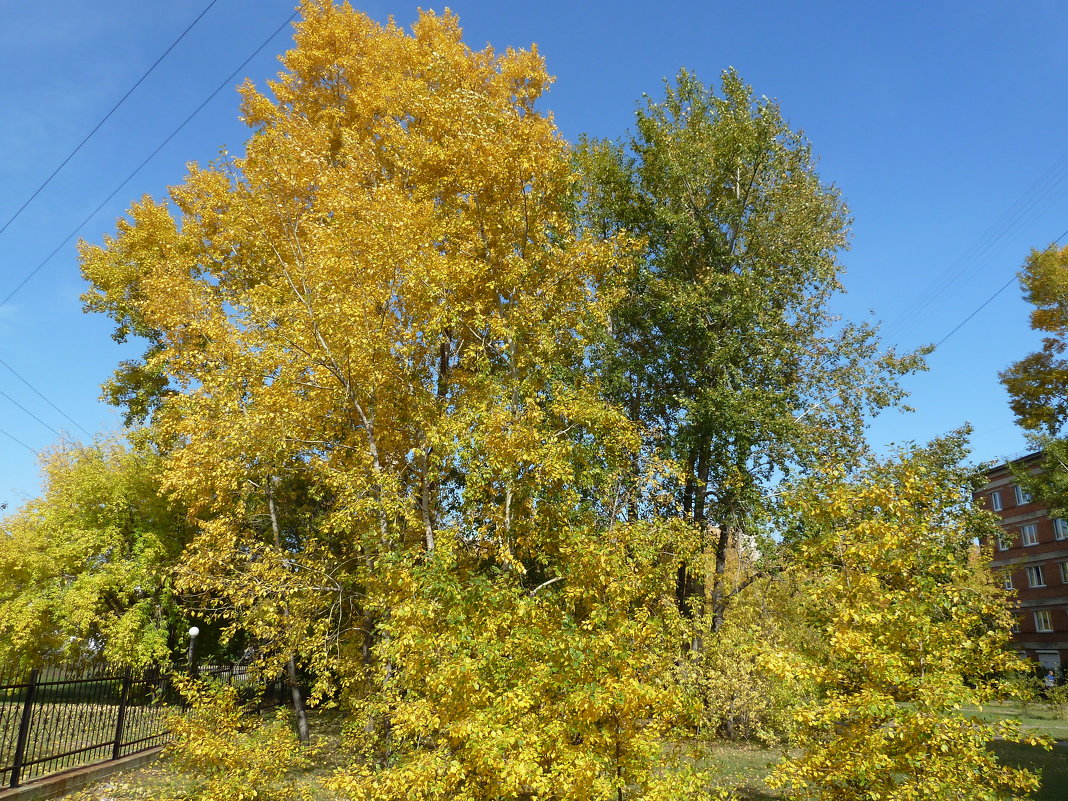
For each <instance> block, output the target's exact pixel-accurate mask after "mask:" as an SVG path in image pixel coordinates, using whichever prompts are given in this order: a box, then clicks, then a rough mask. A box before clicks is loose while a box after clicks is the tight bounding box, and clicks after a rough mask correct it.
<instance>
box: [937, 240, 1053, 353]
mask: <svg viewBox="0 0 1068 801" xmlns="http://www.w3.org/2000/svg"><path fill="white" fill-rule="evenodd" d="M1066 236H1068V230H1066V231H1065V232H1064V233H1063V234H1061V235H1060V236H1059V237H1057V238H1056V239H1055V240H1054V241H1053V244H1052V245H1050V247H1053V246H1054V245H1058V244H1060V241H1061V240H1062V239H1064V237H1066ZM1021 276H1023V270H1017V271H1016V272H1015V273H1013V274H1012V276H1011V277H1010V278H1009V280H1008V281H1006V282H1005V283H1004V284H1002V285H1001V286H1000V287H999V288H998V290H997V291H996V292H995V293H994V294H993V295H991V296H990V297H989V298H987V299H986V300H984V301H983V302H982V303H981V304H979V306H978V307H976V308H975V309H974V310H973V311H972V313H971V314H969V315H968V316H967V317H965V318H964V319H963V320H961V321H960V322H959V323H957V324H956V325H955V326H953V329H952V330H951V331H950V332H949V333H948V334H946V335H945V336H944V337H942V338H941V339H940V340H938V342H936V343H935V346H934V348H933V350H938V348H939V346H940V345H941V344H942V343H943V342H945V341H946V340H947V339H949V338H950V337H951V336H953V335H954V334H955V333H957V331H959V330H960V329H961V328H962V327H963V326H964V324H965V323H967V322H968V321H969V320H971V319H972V318H973V317H975V315H977V314H978V313H979V312H981V311H982V310H983V309H985V308H986V307H987V306H988V305H989V304H990V302H991V301H993V300H994V298H996V297H997V296H998V295H1000V294H1001V293H1002V292H1004V291H1005V290H1006V289H1008V288H1009V285H1010V284H1012V283H1013V282H1014V281H1017V280H1019V279H1020V277H1021Z"/></svg>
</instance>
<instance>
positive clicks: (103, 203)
mask: <svg viewBox="0 0 1068 801" xmlns="http://www.w3.org/2000/svg"><path fill="white" fill-rule="evenodd" d="M299 13H300V12H299V10H298V11H294V12H293V13H292V14H290V16H289V17H288V18H287V19H286V21H285V22H283V23H282V24H281V25H279V26H278V27H277V28H275V29H274V31H273V32H272V33H271V35H270V36H268V37H267V38H266V39H265V40H264V41H263V43H262V44H261V45H260V46H259V47H257V48H256V49H255V50H254V51H253V52H252V54H251V55H249V57H248V58H246V59H245V60H244V61H242V62H241V64H239V65H238V66H237V68H236V69H235V70H234V71H233V72H231V73H230V74H229V75H228V76H227V77H226V79H225V80H224V81H223V82H222V83H220V84H219V86H218V87H216V89H215V91H214V92H212V93H211V94H210V95H208V97H207V98H206V99H205V100H204V101H203V102H202V103H201V104H200V105H199V106H197V107H196V108H195V109H194V110H193V112H192V113H191V114H190V115H189V116H188V117H186V118H185V119H184V120H183V121H182V123H181V124H180V125H179V126H178V127H177V128H175V129H174V130H173V131H172V132H171V133H170V135H169V136H168V137H167V138H166V139H164V140H163V141H162V142H160V144H159V145H158V146H157V147H156V149H155V150H153V151H152V152H151V153H149V154H148V156H147V157H145V159H144V161H142V162H141V163H140V164H138V165H137V167H136V168H134V170H133V171H132V172H131V173H130V174H129V175H127V176H126V177H125V178H124V179H123V181H122V183H120V184H119V185H118V186H116V187H115V189H114V190H113V191H112V192H111V194H110V195H108V196H107V197H106V198H104V199H103V200H102V201H101V202H100V204H99V205H98V206H97V207H96V208H95V209H93V210H92V211H91V212H90V213H89V214H88V216H86V217H85V219H83V220H82V221H81V222H80V223H78V225H77V226H76V227H75V228H74V230H72V231H71V232H70V233H69V234H67V236H66V238H65V239H64V240H63V241H62V242H60V243H59V244H58V245H56V247H55V248H54V249H53V250H52V252H51V253H49V254H48V255H47V256H46V257H45V258H44V259H43V260H42V261H41V263H40V264H38V265H37V266H36V267H34V268H33V269H32V270H30V272H29V273H28V274H27V275H26V277H25V278H23V279H22V280H21V281H20V282H19V283H18V285H17V286H16V287H15V288H14V289H12V290H11V291H10V292H9V293H8V294H7V297H5V298H4V299H3V300H2V301H0V306H3V305H4V304H6V303H7V302H8V301H9V300H11V298H13V297H14V296H15V295H16V294H17V293H18V291H19V290H20V289H22V288H23V287H24V286H25V285H26V284H27V283H28V282H29V281H30V279H31V278H33V277H34V276H35V275H37V273H39V272H40V271H41V269H42V268H43V267H44V266H45V265H46V264H48V262H50V261H51V260H52V258H53V257H54V256H55V255H56V254H57V253H59V251H60V250H62V249H63V247H64V246H66V245H67V243H68V242H70V241H71V240H72V239H73V238H74V237H76V236H77V235H78V232H79V231H81V230H82V228H83V227H84V226H85V225H86V224H87V223H88V222H89V221H90V220H91V219H93V217H95V216H96V215H97V214H98V213H99V212H100V210H101V209H102V208H104V206H106V205H107V204H108V202H109V201H110V200H111V199H112V198H113V197H115V195H117V194H118V193H119V192H120V191H121V190H122V188H123V187H124V186H126V184H128V183H129V182H130V181H131V180H133V177H134V176H135V175H137V173H139V172H141V170H142V169H144V167H145V165H146V164H148V162H150V161H151V160H152V159H153V158H155V156H156V154H157V153H159V152H160V151H161V150H163V148H164V147H166V146H167V144H168V143H169V142H170V141H171V140H172V139H174V137H176V136H177V135H178V134H179V133H180V132H181V131H182V129H183V128H185V126H186V125H188V124H189V123H190V122H191V121H192V119H193V118H194V117H195V116H196V115H197V114H199V113H200V112H201V110H203V108H204V107H205V106H206V105H208V103H210V102H211V101H212V100H214V99H215V96H216V95H218V94H219V92H221V91H222V90H223V89H225V88H226V87H227V86H228V85H229V84H230V81H232V80H233V79H234V77H235V76H236V75H237V74H238V73H239V72H241V70H243V69H244V68H245V66H246V65H247V64H248V63H249V62H250V61H252V59H253V58H255V57H256V56H257V55H259V52H260V51H261V50H263V48H265V47H266V46H267V45H268V44H270V43H271V40H272V39H274V37H275V36H277V35H278V34H279V33H280V32H281V31H282V29H284V28H285V27H286V26H287V25H288V24H289V23H290V22H292V21H293V19H294V18H295V17H296V16H297V14H299Z"/></svg>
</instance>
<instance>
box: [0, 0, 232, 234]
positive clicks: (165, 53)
mask: <svg viewBox="0 0 1068 801" xmlns="http://www.w3.org/2000/svg"><path fill="white" fill-rule="evenodd" d="M217 2H218V0H211V2H210V3H208V5H207V7H206V8H205V9H204V10H203V11H201V12H200V15H199V16H198V17H197V18H196V19H195V20H193V21H192V22H190V23H189V27H187V28H186V29H185V30H184V31H182V33H181V35H180V36H179V37H178V38H177V39H175V40H174V41H173V42H171V46H170V47H168V48H167V49H166V50H164V51H163V54H162V55H161V56H160V57H159V58H157V59H156V60H155V61H154V62H152V66H151V67H149V68H148V70H146V71H145V73H144V75H142V76H141V77H140V78H138V79H137V82H136V83H135V84H134V85H133V86H131V87H130V88H129V89H128V90H127V92H126V94H124V95H123V96H122V97H121V98H120V99H119V102H118V103H116V104H115V105H114V106H112V107H111V111H109V112H108V113H107V114H105V115H104V117H103V119H101V120H100V122H98V123H97V124H96V127H94V128H93V130H91V131H90V132H89V133H87V134H86V135H85V138H84V139H82V141H80V142H79V143H78V146H77V147H75V148H74V150H72V151H71V152H70V153H68V154H67V157H66V158H65V159H63V161H62V162H60V164H59V166H58V167H56V168H55V169H54V170H52V174H51V175H49V176H48V177H47V178H45V179H44V182H43V183H42V184H41V185H40V186H38V187H37V188H36V189H35V190H34V191H33V194H32V195H30V196H29V197H28V198H26V202H25V203H23V204H22V205H21V206H19V208H18V211H16V212H15V213H14V214H12V215H11V217H10V218H9V219H8V221H7V222H5V223H4V224H3V225H2V226H0V234H2V233H4V231H6V230H7V227H8V226H9V225H11V223H13V222H14V221H15V219H16V218H17V217H18V216H19V215H20V214H22V212H23V211H25V210H26V207H27V206H29V205H30V204H31V203H32V202H33V200H34V198H35V197H37V196H38V195H39V194H41V190H43V189H44V188H45V187H46V186H48V185H49V184H50V183H52V179H53V178H55V177H56V176H57V175H58V174H59V171H60V170H62V169H63V168H64V167H66V166H67V162H69V161H70V160H71V159H72V158H74V156H75V155H76V154H77V153H78V151H79V150H81V149H82V147H83V146H84V145H85V143H86V142H88V141H89V140H90V139H92V138H93V134H95V133H96V132H97V131H99V130H100V126H101V125H103V124H104V123H105V122H107V121H108V120H109V119H110V118H111V115H112V114H114V113H115V112H116V111H118V109H119V106H121V105H122V104H123V103H125V102H126V99H127V98H128V97H129V96H130V95H132V94H133V92H134V90H135V89H136V88H137V87H138V86H140V85H141V84H142V83H143V82H144V80H145V78H147V77H148V76H149V75H150V74H151V73H152V71H153V70H155V69H156V67H158V66H159V64H160V62H161V61H163V59H165V58H166V57H167V56H168V54H169V53H170V52H171V51H172V50H174V48H175V47H176V46H177V45H178V43H179V42H180V41H182V39H184V38H185V35H186V34H187V33H189V31H191V30H192V29H193V26H194V25H196V24H197V23H198V22H200V20H201V17H203V16H204V15H205V14H207V13H208V12H209V11H210V10H211V7H212V6H213V5H215V4H216V3H217Z"/></svg>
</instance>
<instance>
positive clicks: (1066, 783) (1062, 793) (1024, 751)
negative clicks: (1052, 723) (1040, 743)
mask: <svg viewBox="0 0 1068 801" xmlns="http://www.w3.org/2000/svg"><path fill="white" fill-rule="evenodd" d="M993 748H994V751H995V752H997V755H998V757H1000V758H1001V760H1002V761H1003V762H1004V763H1005V764H1007V765H1013V766H1014V767H1018V768H1027V769H1028V770H1033V771H1035V772H1036V773H1038V774H1040V775H1041V777H1042V789H1040V790H1039V791H1038V792H1037V793H1035V794H1034V795H1033V796H1031V797H1032V798H1033V799H1035V801H1064V800H1065V799H1066V798H1068V743H1057V744H1056V745H1054V747H1053V750H1052V751H1046V750H1045V749H1043V748H1036V747H1034V746H1031V745H1022V744H1020V743H1005V742H997V743H994V744H993Z"/></svg>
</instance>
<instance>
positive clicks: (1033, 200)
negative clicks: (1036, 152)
mask: <svg viewBox="0 0 1068 801" xmlns="http://www.w3.org/2000/svg"><path fill="white" fill-rule="evenodd" d="M1066 178H1068V151H1066V152H1065V153H1062V154H1061V156H1060V157H1059V158H1057V159H1056V160H1055V161H1054V162H1053V163H1052V164H1051V165H1050V166H1049V167H1047V168H1046V170H1045V172H1044V174H1043V175H1042V176H1041V177H1040V178H1039V179H1038V180H1036V181H1035V182H1034V183H1033V184H1031V186H1029V187H1028V188H1027V189H1026V190H1025V191H1024V192H1023V194H1021V195H1020V196H1019V197H1018V198H1017V199H1016V200H1015V201H1014V202H1013V204H1012V205H1011V206H1010V207H1009V208H1008V209H1007V210H1006V212H1005V213H1004V214H1003V215H1002V216H1001V218H1000V219H998V220H996V221H995V222H994V223H992V224H991V225H990V226H989V227H988V228H987V229H986V230H985V231H984V232H983V233H982V234H981V235H980V237H979V239H978V240H976V241H975V242H974V243H973V244H972V245H971V246H970V247H969V248H968V249H966V250H965V251H964V252H963V253H962V254H961V255H960V256H959V257H958V258H957V260H956V261H955V262H953V264H951V265H950V267H949V268H947V269H946V270H945V271H943V273H942V274H941V277H940V278H938V279H937V280H935V281H934V282H933V283H932V284H931V285H930V286H929V287H928V288H927V290H926V291H924V292H922V293H920V295H918V296H917V298H916V302H914V304H913V305H912V306H911V307H910V308H909V309H908V311H906V312H905V314H904V316H903V317H902V318H901V319H899V320H898V321H897V323H896V324H895V325H894V326H893V327H892V328H891V329H889V330H888V332H887V337H888V338H892V337H893V336H894V335H896V334H897V333H898V332H899V331H901V330H903V329H904V328H906V327H909V326H910V325H912V324H914V323H915V322H916V321H918V320H920V319H922V318H924V317H926V316H928V311H929V309H930V308H931V307H932V306H933V305H934V303H935V302H936V301H937V300H938V299H939V298H941V297H942V296H943V295H944V294H945V293H946V292H947V291H949V290H950V288H952V286H953V285H954V284H956V283H958V282H959V281H961V280H963V279H964V278H965V277H967V276H968V275H970V274H973V273H974V272H976V270H978V269H979V262H980V260H981V259H982V258H983V257H984V256H985V255H986V254H987V253H989V252H990V251H991V250H993V249H994V247H996V246H997V245H998V244H999V243H1000V242H1002V241H1003V240H1004V239H1005V238H1006V237H1007V236H1008V235H1009V233H1010V232H1011V231H1012V230H1013V229H1014V228H1015V227H1016V226H1018V225H1019V224H1020V223H1021V222H1022V221H1023V220H1024V219H1025V218H1027V217H1028V216H1030V215H1031V214H1032V212H1033V211H1034V210H1035V209H1036V208H1038V207H1040V206H1041V205H1043V204H1044V203H1045V202H1046V201H1047V200H1048V199H1049V197H1050V196H1051V195H1052V194H1053V193H1054V192H1055V191H1057V189H1058V188H1059V186H1060V185H1061V184H1062V183H1063V182H1064V181H1065V179H1066Z"/></svg>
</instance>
